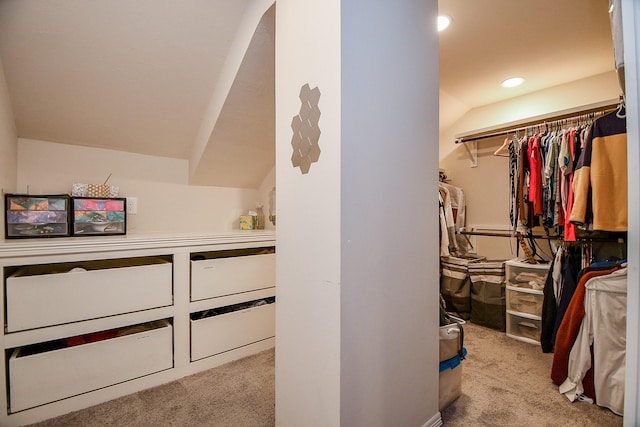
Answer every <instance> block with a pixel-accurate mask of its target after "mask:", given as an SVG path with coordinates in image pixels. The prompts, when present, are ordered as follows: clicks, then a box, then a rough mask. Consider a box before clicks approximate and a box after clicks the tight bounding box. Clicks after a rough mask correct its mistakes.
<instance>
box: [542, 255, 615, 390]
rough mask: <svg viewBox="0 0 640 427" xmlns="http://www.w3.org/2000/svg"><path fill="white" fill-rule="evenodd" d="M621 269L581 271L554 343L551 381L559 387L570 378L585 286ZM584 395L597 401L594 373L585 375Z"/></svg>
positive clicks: (589, 269)
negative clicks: (569, 370) (570, 357)
mask: <svg viewBox="0 0 640 427" xmlns="http://www.w3.org/2000/svg"><path fill="white" fill-rule="evenodd" d="M619 269H620V267H619V266H618V267H613V268H612V267H610V266H607V267H589V268H587V269H584V270H582V271H581V273H580V275H579V278H578V285H577V287H576V290H575V293H574V295H573V298H572V299H571V303H570V304H569V306H568V307H567V310H566V313H565V316H564V318H563V319H562V323H561V324H560V327H559V328H558V332H557V334H556V339H555V342H554V352H553V364H552V367H551V379H552V380H553V382H554V383H555V384H557V385H560V384H562V383H563V382H564V381H565V380H566V379H567V376H568V364H569V353H570V352H571V349H572V348H573V345H574V344H575V342H576V338H577V336H578V332H579V330H580V327H581V325H582V320H583V318H584V315H585V306H584V297H585V292H586V287H585V284H586V283H587V282H588V281H589V280H590V279H593V278H594V277H599V276H606V275H609V274H611V273H613V272H615V271H617V270H619ZM585 378H586V379H585V380H583V383H584V394H585V395H586V396H588V397H589V398H591V399H594V400H595V399H596V393H595V389H594V386H593V372H590V371H587V372H586V373H585Z"/></svg>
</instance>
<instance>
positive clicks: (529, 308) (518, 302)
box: [507, 288, 544, 316]
mask: <svg viewBox="0 0 640 427" xmlns="http://www.w3.org/2000/svg"><path fill="white" fill-rule="evenodd" d="M543 300H544V294H543V293H542V292H539V293H531V292H520V291H518V290H514V289H510V288H507V310H511V311H518V312H520V313H527V314H533V315H534V316H542V303H543Z"/></svg>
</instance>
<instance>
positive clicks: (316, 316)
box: [276, 0, 340, 427]
mask: <svg viewBox="0 0 640 427" xmlns="http://www.w3.org/2000/svg"><path fill="white" fill-rule="evenodd" d="M339 29H340V1H339V0H309V1H304V2H301V1H299V0H278V1H277V3H276V182H277V183H278V185H277V194H278V206H277V208H278V218H277V230H278V231H277V235H276V241H277V247H278V257H277V263H276V277H277V280H278V286H277V287H276V293H277V294H276V298H277V300H278V304H277V306H276V424H277V425H278V426H280V427H297V426H306V427H325V426H338V425H340V372H339V371H340V30H339ZM305 83H308V84H309V85H310V87H311V88H314V87H316V86H317V87H318V88H319V89H320V93H321V95H320V101H319V108H320V112H321V116H320V121H319V127H320V129H321V132H322V134H321V136H320V140H319V145H320V148H321V154H320V158H319V162H317V163H314V164H312V165H311V169H310V171H309V173H308V174H307V175H302V174H301V173H300V169H298V168H295V169H294V168H293V166H292V163H291V155H292V149H291V137H292V130H291V127H290V125H291V122H292V119H293V117H294V116H296V115H297V114H298V113H299V111H300V105H301V102H300V99H299V97H298V96H299V93H300V88H301V87H302V86H303V85H304V84H305Z"/></svg>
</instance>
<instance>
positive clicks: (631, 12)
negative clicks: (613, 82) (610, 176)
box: [619, 0, 640, 427]
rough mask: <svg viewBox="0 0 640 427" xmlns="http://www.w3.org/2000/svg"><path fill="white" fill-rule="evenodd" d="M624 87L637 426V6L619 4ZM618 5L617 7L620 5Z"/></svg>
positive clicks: (630, 386) (630, 367) (630, 363)
mask: <svg viewBox="0 0 640 427" xmlns="http://www.w3.org/2000/svg"><path fill="white" fill-rule="evenodd" d="M620 3H621V4H622V26H623V31H624V61H625V73H626V77H625V86H626V103H627V161H628V170H629V183H628V187H629V189H630V190H629V232H628V238H627V257H628V259H629V264H628V268H629V270H628V283H629V286H628V289H627V292H628V294H627V359H626V360H627V361H626V366H625V370H626V375H625V400H624V425H625V426H628V427H631V426H637V425H639V424H640V413H639V410H640V392H639V390H638V385H639V384H640V358H639V357H638V355H639V354H640V353H639V351H638V342H639V341H640V329H639V328H638V327H637V325H638V322H639V321H640V314H639V311H640V310H639V308H640V290H639V289H638V283H640V199H639V198H638V188H640V148H639V147H640V121H639V117H640V102H639V101H640V85H639V84H638V82H639V81H640V25H638V23H639V22H640V4H639V3H638V2H637V1H635V0H622V1H621V2H620ZM620 3H619V4H620Z"/></svg>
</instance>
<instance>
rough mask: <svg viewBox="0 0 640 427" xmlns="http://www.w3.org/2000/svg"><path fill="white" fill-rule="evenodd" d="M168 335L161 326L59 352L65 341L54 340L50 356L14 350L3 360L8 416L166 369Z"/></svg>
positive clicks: (144, 327)
mask: <svg viewBox="0 0 640 427" xmlns="http://www.w3.org/2000/svg"><path fill="white" fill-rule="evenodd" d="M136 331H137V332H136ZM172 332H173V331H172V326H171V324H170V323H169V322H168V321H166V320H162V321H156V322H150V323H147V324H142V325H136V326H135V327H130V328H123V330H119V331H118V332H117V334H116V337H114V338H110V339H103V340H100V341H95V342H90V343H86V344H80V345H75V346H70V347H64V344H65V342H66V341H64V340H60V341H58V342H53V343H48V344H49V345H53V346H54V347H55V346H56V344H60V345H62V348H58V349H55V350H49V351H42V347H43V346H42V345H38V346H39V347H41V348H40V349H39V350H37V349H34V347H28V346H27V347H21V348H18V349H14V350H13V353H12V355H11V357H10V359H9V406H10V412H11V413H15V412H18V411H22V410H25V409H29V408H33V407H35V406H39V405H43V404H46V403H49V402H54V401H57V400H60V399H64V398H67V397H71V396H75V395H79V394H82V393H87V392H90V391H93V390H97V389H100V388H103V387H107V386H110V385H113V384H118V383H121V382H124V381H128V380H132V379H135V378H139V377H142V376H145V375H149V374H152V373H155V372H160V371H162V370H165V369H170V368H172V367H173V333H172ZM75 338H76V339H77V338H78V337H75ZM60 345H58V347H59V346H60ZM45 348H46V346H45Z"/></svg>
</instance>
